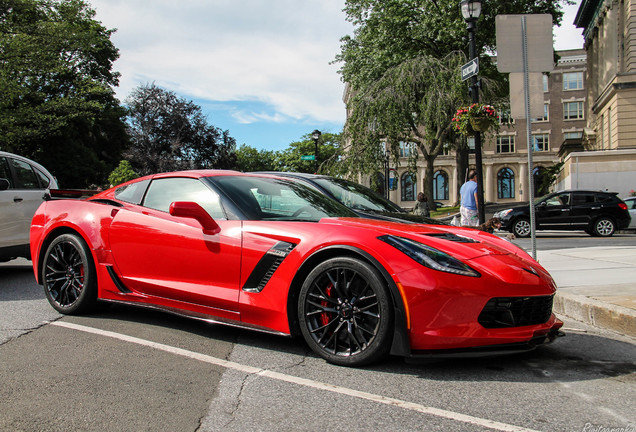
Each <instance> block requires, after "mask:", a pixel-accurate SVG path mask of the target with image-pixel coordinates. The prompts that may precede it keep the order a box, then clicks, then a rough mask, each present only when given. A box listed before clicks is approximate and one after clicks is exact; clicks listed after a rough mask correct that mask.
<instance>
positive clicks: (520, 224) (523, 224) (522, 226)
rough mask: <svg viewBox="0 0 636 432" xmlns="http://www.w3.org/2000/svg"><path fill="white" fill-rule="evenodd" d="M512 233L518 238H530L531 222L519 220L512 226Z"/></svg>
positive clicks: (523, 219)
mask: <svg viewBox="0 0 636 432" xmlns="http://www.w3.org/2000/svg"><path fill="white" fill-rule="evenodd" d="M512 233H513V234H514V235H515V236H517V237H529V236H530V221H529V220H528V219H526V218H519V219H517V220H516V221H515V222H514V224H513V225H512Z"/></svg>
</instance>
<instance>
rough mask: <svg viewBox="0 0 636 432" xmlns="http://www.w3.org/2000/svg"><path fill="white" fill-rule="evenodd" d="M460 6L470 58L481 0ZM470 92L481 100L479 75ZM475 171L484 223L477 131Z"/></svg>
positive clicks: (472, 80) (468, 0)
mask: <svg viewBox="0 0 636 432" xmlns="http://www.w3.org/2000/svg"><path fill="white" fill-rule="evenodd" d="M460 7H461V10H462V16H463V17H464V21H466V24H467V26H468V42H469V49H468V50H469V55H468V56H469V57H470V59H469V60H472V59H474V58H475V57H477V47H476V41H475V33H476V32H477V20H478V19H479V16H480V15H481V0H461V2H460ZM470 94H471V96H472V99H473V103H478V102H479V80H478V79H477V75H473V76H472V77H471V78H470ZM475 171H477V208H478V210H479V223H480V224H482V223H484V222H485V219H486V216H485V214H486V212H485V210H486V209H485V208H484V177H483V174H482V162H481V133H480V132H478V131H475Z"/></svg>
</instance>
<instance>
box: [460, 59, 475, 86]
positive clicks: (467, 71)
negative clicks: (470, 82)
mask: <svg viewBox="0 0 636 432" xmlns="http://www.w3.org/2000/svg"><path fill="white" fill-rule="evenodd" d="M478 73H479V57H475V58H474V59H472V60H471V61H469V62H468V63H466V64H465V65H463V66H462V81H466V80H467V79H468V78H470V77H472V76H475V75H477V74H478Z"/></svg>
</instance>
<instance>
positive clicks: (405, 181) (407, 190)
mask: <svg viewBox="0 0 636 432" xmlns="http://www.w3.org/2000/svg"><path fill="white" fill-rule="evenodd" d="M400 185H401V186H402V187H401V189H402V201H415V195H416V194H417V190H416V189H417V187H416V185H415V176H414V175H413V174H411V173H409V172H406V173H404V174H402V177H401V179H400Z"/></svg>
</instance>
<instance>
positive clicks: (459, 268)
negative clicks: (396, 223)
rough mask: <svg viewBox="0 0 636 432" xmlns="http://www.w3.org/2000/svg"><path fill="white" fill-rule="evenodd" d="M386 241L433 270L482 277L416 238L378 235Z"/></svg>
mask: <svg viewBox="0 0 636 432" xmlns="http://www.w3.org/2000/svg"><path fill="white" fill-rule="evenodd" d="M378 240H382V241H383V242H385V243H388V244H390V245H391V246H393V247H394V248H396V249H397V250H399V251H400V252H402V253H404V254H406V255H408V256H409V257H410V258H412V259H413V260H415V261H416V262H418V263H420V264H422V265H423V266H425V267H428V268H431V269H433V270H439V271H443V272H447V273H454V274H459V275H463V276H472V277H480V276H481V274H479V272H477V271H476V270H473V269H472V268H470V267H469V266H467V265H466V264H464V263H463V262H461V261H459V260H458V259H456V258H453V257H452V256H450V255H448V254H447V253H444V252H442V251H440V250H437V249H435V248H432V247H430V246H427V245H425V244H423V243H419V242H416V241H415V240H411V239H407V238H404V237H397V236H393V235H385V236H381V237H378Z"/></svg>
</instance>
